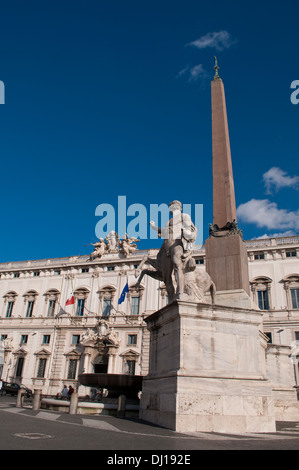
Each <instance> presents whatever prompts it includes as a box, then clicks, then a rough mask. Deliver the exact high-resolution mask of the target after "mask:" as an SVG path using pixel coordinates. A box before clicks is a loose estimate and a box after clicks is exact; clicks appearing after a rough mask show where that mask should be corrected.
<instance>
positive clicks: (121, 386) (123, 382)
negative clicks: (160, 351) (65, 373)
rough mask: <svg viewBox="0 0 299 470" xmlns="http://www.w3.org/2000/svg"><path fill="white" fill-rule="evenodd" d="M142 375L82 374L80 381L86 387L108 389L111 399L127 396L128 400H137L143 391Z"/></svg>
mask: <svg viewBox="0 0 299 470" xmlns="http://www.w3.org/2000/svg"><path fill="white" fill-rule="evenodd" d="M142 379H143V376H142V375H129V374H103V373H94V374H81V375H79V377H78V380H79V382H80V384H81V385H85V386H86V387H96V388H106V389H107V390H108V393H109V394H108V396H109V397H111V398H112V397H118V396H119V395H125V396H126V397H127V398H137V394H138V392H140V391H141V390H142Z"/></svg>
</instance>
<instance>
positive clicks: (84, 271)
mask: <svg viewBox="0 0 299 470" xmlns="http://www.w3.org/2000/svg"><path fill="white" fill-rule="evenodd" d="M88 272H89V268H82V269H81V273H88Z"/></svg>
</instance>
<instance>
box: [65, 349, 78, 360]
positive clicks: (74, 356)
mask: <svg viewBox="0 0 299 470" xmlns="http://www.w3.org/2000/svg"><path fill="white" fill-rule="evenodd" d="M65 356H66V357H68V358H69V357H70V356H71V357H72V358H78V359H79V358H80V357H81V353H80V352H79V351H77V350H76V349H71V350H70V351H68V352H67V353H65Z"/></svg>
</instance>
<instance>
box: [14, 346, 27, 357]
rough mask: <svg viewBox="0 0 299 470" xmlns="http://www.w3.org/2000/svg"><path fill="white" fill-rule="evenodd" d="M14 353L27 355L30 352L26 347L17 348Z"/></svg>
mask: <svg viewBox="0 0 299 470" xmlns="http://www.w3.org/2000/svg"><path fill="white" fill-rule="evenodd" d="M12 353H13V354H14V355H16V356H26V355H27V354H28V352H27V351H26V349H24V348H18V349H15V350H14V351H13V352H12Z"/></svg>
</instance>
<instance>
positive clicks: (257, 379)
mask: <svg viewBox="0 0 299 470" xmlns="http://www.w3.org/2000/svg"><path fill="white" fill-rule="evenodd" d="M261 319H262V315H261V312H259V311H256V310H251V309H244V308H243V309H242V308H237V307H225V306H215V305H208V304H199V303H196V302H189V301H176V302H173V303H172V304H170V305H168V306H166V307H164V308H162V309H161V310H158V311H157V312H155V313H154V314H152V315H150V316H149V317H148V318H147V319H146V322H147V324H148V329H149V330H150V335H151V341H150V363H149V374H148V376H147V377H146V378H145V379H144V380H143V389H142V397H141V403H140V417H141V418H142V419H144V420H146V421H149V422H152V423H154V424H158V425H161V426H164V427H167V428H170V429H173V430H176V431H179V432H187V431H188V432H196V431H201V432H223V433H245V432H274V431H275V420H274V407H273V398H272V391H271V383H270V382H269V381H268V380H267V379H266V377H265V367H266V366H265V348H266V338H265V336H264V335H263V333H261V331H260V326H261Z"/></svg>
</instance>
